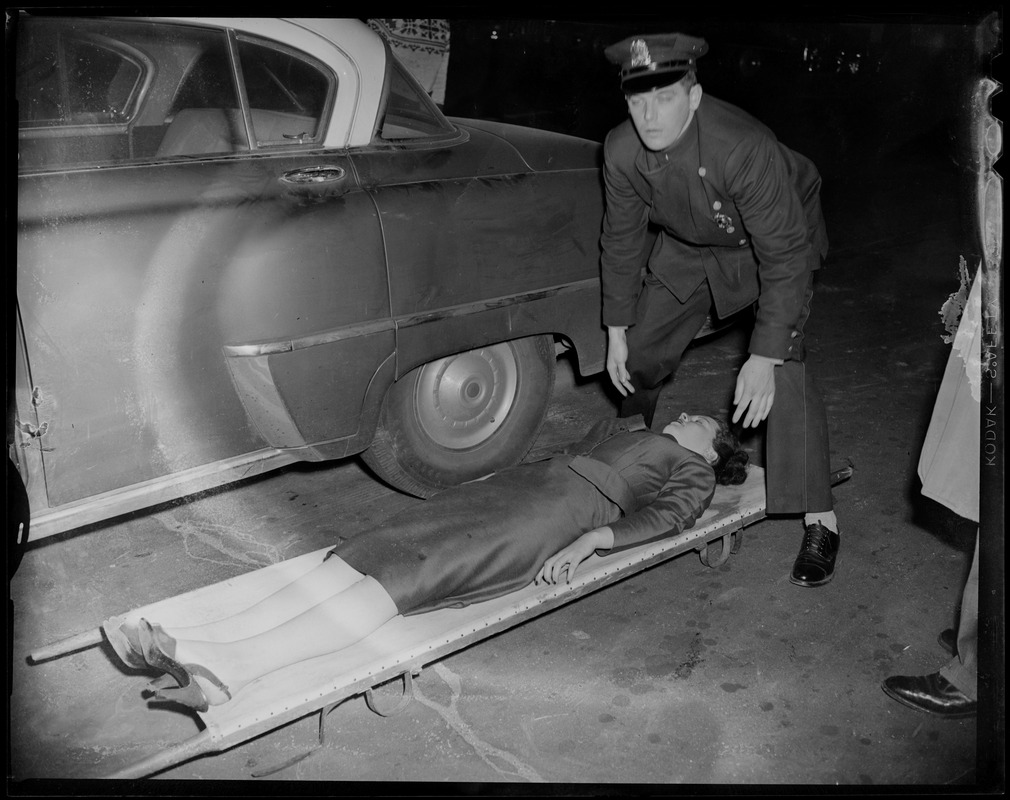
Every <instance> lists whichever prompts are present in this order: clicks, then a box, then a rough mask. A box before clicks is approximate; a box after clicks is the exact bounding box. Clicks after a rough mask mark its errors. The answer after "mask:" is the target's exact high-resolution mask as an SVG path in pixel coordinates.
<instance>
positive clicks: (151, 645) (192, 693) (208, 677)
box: [138, 619, 231, 711]
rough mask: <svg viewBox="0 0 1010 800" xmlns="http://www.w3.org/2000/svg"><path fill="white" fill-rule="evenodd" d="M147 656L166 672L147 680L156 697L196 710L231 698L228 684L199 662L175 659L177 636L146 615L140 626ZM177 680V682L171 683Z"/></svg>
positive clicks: (219, 703) (150, 662) (205, 708)
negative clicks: (148, 618) (155, 623)
mask: <svg viewBox="0 0 1010 800" xmlns="http://www.w3.org/2000/svg"><path fill="white" fill-rule="evenodd" d="M138 631H139V634H140V644H141V647H142V649H143V652H144V659H145V661H146V662H147V664H148V665H149V666H151V667H153V668H154V669H157V670H161V671H162V672H164V673H165V675H162V676H161V677H160V678H157V679H155V680H153V681H151V683H150V684H148V690H150V691H152V692H153V693H154V697H155V699H157V700H166V701H172V702H175V703H181V704H182V705H184V706H188V707H189V708H192V709H194V710H196V711H206V710H207V709H208V708H210V707H211V706H212V705H221V704H222V703H226V702H228V701H229V700H231V692H230V691H229V690H228V687H227V686H225V685H224V683H223V682H222V681H221V680H220V679H219V678H218V677H217V676H216V675H215V674H214V673H213V672H211V671H210V670H209V669H207V668H206V667H203V666H201V665H200V664H182V663H180V662H179V661H177V660H176V659H175V640H174V639H172V637H171V636H169V635H168V634H167V633H165V632H164V630H162V629H161V628H160V626H159V627H158V628H155V627H154V626H153V625H152V624H151V623H150V622H148V621H147V620H146V619H141V620H140V626H139V628H138ZM169 680H174V681H175V682H176V684H177V685H176V686H174V687H173V686H169V685H168V683H169Z"/></svg>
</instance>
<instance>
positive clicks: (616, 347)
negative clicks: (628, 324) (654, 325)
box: [607, 326, 635, 397]
mask: <svg viewBox="0 0 1010 800" xmlns="http://www.w3.org/2000/svg"><path fill="white" fill-rule="evenodd" d="M627 330H628V329H627V328H625V327H619V326H608V328H607V372H608V373H610V380H611V381H613V383H614V386H616V387H617V391H619V392H620V393H621V394H622V395H624V396H625V397H627V396H628V395H629V394H634V393H635V387H634V386H632V385H631V375H630V374H628V335H627Z"/></svg>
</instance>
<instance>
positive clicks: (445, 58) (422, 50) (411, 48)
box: [368, 19, 449, 105]
mask: <svg viewBox="0 0 1010 800" xmlns="http://www.w3.org/2000/svg"><path fill="white" fill-rule="evenodd" d="M368 26H369V27H370V28H371V29H372V30H374V31H376V32H377V33H378V34H379V35H381V36H382V37H383V38H384V39H385V40H386V41H387V42H389V47H390V49H391V50H392V51H393V53H394V54H395V55H396V57H397V58H398V59H399V60H400V62H401V63H402V64H403V66H405V67H406V68H407V70H408V71H409V72H410V74H411V75H413V76H414V77H415V78H416V79H417V82H418V83H420V84H421V86H422V88H424V90H425V91H426V92H427V93H428V94H429V95H430V96H431V99H432V100H434V101H435V102H436V103H438V104H439V105H444V103H445V83H446V76H447V74H448V72H449V20H447V19H370V20H368Z"/></svg>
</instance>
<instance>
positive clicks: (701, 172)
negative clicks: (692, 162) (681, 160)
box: [698, 167, 705, 178]
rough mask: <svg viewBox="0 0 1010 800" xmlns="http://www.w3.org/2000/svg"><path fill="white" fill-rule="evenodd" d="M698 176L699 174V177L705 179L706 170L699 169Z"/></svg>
mask: <svg viewBox="0 0 1010 800" xmlns="http://www.w3.org/2000/svg"><path fill="white" fill-rule="evenodd" d="M698 174H699V175H700V176H701V177H702V178H704V177H705V168H704V167H698Z"/></svg>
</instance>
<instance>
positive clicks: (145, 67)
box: [15, 16, 336, 170]
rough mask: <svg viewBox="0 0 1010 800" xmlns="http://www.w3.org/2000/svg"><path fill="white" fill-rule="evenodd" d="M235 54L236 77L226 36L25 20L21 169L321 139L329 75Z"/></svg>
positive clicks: (19, 77) (156, 26)
mask: <svg viewBox="0 0 1010 800" xmlns="http://www.w3.org/2000/svg"><path fill="white" fill-rule="evenodd" d="M236 44H237V47H236V50H237V52H238V57H239V68H238V69H236V68H234V67H233V64H232V60H231V56H230V53H229V46H228V38H227V33H226V32H225V31H223V30H215V29H211V28H203V27H199V26H190V25H183V24H171V23H164V22H151V21H143V22H141V21H130V20H110V19H99V18H86V19H74V18H58V17H30V16H25V17H22V18H21V19H20V20H19V29H18V37H17V55H16V78H15V85H16V89H15V90H16V97H17V101H18V122H19V130H18V139H19V150H18V159H19V167H20V168H21V169H23V170H24V169H28V170H38V169H67V168H72V167H86V166H106V165H111V164H122V163H130V162H137V161H150V160H161V159H178V158H193V157H199V156H205V155H213V154H227V153H240V152H247V151H249V150H250V149H253V148H257V147H278V146H286V147H297V146H299V145H304V144H310V143H314V142H318V141H321V139H322V136H323V134H324V133H325V130H324V128H325V126H324V124H323V120H324V119H326V115H327V114H328V112H329V107H330V104H331V103H332V99H333V96H334V94H335V91H336V80H335V78H333V77H332V74H331V73H330V72H329V70H327V69H326V68H325V67H324V66H323V65H321V64H319V63H318V62H316V61H315V60H313V59H310V58H309V57H308V56H303V55H301V54H298V53H295V52H294V51H291V50H288V49H286V48H283V47H280V46H274V45H272V44H270V43H267V42H265V41H261V40H253V39H252V38H249V37H241V36H240V37H237V40H236ZM236 73H238V74H240V75H241V76H242V80H243V82H244V89H245V97H246V99H247V105H246V106H245V107H244V106H243V104H242V102H241V100H240V97H241V96H242V95H241V93H240V92H239V91H238V89H237V86H236ZM246 112H248V113H246ZM250 139H251V142H250Z"/></svg>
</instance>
